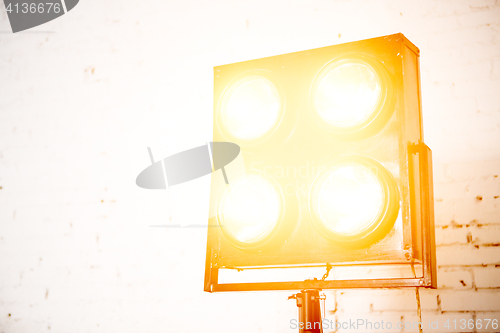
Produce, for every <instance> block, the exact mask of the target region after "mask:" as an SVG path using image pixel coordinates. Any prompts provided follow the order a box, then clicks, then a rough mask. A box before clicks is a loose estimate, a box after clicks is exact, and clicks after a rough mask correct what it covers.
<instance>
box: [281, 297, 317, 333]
mask: <svg viewBox="0 0 500 333" xmlns="http://www.w3.org/2000/svg"><path fill="white" fill-rule="evenodd" d="M290 298H295V299H296V300H297V308H298V310H299V332H300V333H323V326H322V322H321V320H322V318H321V305H320V302H319V301H320V300H321V299H323V298H322V297H321V296H320V295H319V290H318V289H305V290H302V291H301V292H300V293H298V294H295V295H292V296H290V297H289V299H290Z"/></svg>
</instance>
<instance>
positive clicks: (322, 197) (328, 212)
mask: <svg viewBox="0 0 500 333" xmlns="http://www.w3.org/2000/svg"><path fill="white" fill-rule="evenodd" d="M323 179H324V180H323V182H322V183H319V184H317V187H318V188H317V191H315V192H314V197H313V198H312V202H313V209H314V212H315V214H316V216H317V217H318V218H319V221H320V222H321V223H322V224H323V225H324V227H326V228H327V230H329V231H331V232H333V233H335V234H339V235H346V236H350V235H356V234H359V233H361V232H363V231H365V230H366V229H368V228H369V227H370V226H371V225H372V224H373V223H375V222H377V218H378V216H379V214H380V212H381V209H382V208H383V207H384V200H385V192H384V188H383V185H382V183H381V182H380V181H379V179H378V178H377V176H376V175H375V174H373V173H372V172H371V171H370V170H369V169H367V168H366V167H364V166H361V165H356V164H354V163H349V164H343V165H340V166H337V167H335V168H334V169H332V170H331V171H330V172H329V173H328V174H327V175H326V177H324V178H323Z"/></svg>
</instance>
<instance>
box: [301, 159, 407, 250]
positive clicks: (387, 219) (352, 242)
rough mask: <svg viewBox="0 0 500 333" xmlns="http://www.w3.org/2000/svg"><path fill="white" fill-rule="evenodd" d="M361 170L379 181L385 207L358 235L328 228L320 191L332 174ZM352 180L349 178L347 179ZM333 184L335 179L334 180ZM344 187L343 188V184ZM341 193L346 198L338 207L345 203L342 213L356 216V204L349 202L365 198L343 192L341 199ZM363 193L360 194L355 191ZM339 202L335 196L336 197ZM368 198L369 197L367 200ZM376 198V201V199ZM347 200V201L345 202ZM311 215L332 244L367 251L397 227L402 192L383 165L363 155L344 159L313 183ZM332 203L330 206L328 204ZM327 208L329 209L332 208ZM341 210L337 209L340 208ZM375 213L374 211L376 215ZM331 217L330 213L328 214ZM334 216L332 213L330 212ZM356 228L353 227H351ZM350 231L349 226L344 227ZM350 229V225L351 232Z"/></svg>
mask: <svg viewBox="0 0 500 333" xmlns="http://www.w3.org/2000/svg"><path fill="white" fill-rule="evenodd" d="M353 167H354V168H359V169H360V170H362V172H365V176H367V178H370V177H371V180H372V181H373V180H375V181H376V182H377V183H378V185H379V190H380V193H381V194H383V196H382V197H381V204H380V207H379V209H378V211H377V212H376V214H372V215H373V216H372V218H371V219H370V220H369V221H368V223H365V225H364V226H363V225H362V226H361V227H360V228H358V230H357V232H350V233H349V232H341V231H339V230H335V229H334V228H331V227H328V226H327V225H326V224H327V223H326V222H328V221H322V219H321V216H319V215H320V212H318V210H319V207H317V206H318V205H319V203H318V202H317V201H318V200H321V199H320V198H318V192H319V191H320V190H321V188H320V187H321V186H322V185H323V184H325V182H326V181H328V180H329V179H330V178H331V177H332V174H333V173H334V172H336V171H338V170H341V169H342V168H353ZM340 176H341V177H337V178H340V180H341V181H342V176H344V177H345V176H346V175H340ZM345 178H349V176H347V177H345ZM330 181H331V180H330ZM349 181H352V179H347V183H348V182H349ZM341 186H342V185H341ZM340 192H341V194H342V195H343V196H346V197H345V198H343V199H342V198H341V199H340V200H339V201H340V202H339V203H337V204H345V207H343V208H342V207H340V210H342V209H346V210H348V212H347V213H348V214H355V213H356V212H359V210H358V211H357V210H356V209H355V208H356V207H354V206H355V205H352V203H351V205H349V203H348V202H347V200H349V199H353V200H357V199H359V200H362V198H357V197H354V195H353V193H351V196H350V197H349V193H348V192H349V191H345V188H344V191H339V194H337V197H338V196H339V195H340ZM354 192H355V193H357V194H359V193H360V192H359V191H357V192H356V191H354ZM332 197H333V198H334V199H335V198H336V197H335V194H333V195H332ZM337 199H339V198H337ZM364 199H366V198H364ZM372 199H373V198H372ZM342 200H344V202H342ZM308 201H309V212H310V216H311V220H312V224H313V225H314V226H315V227H316V229H317V230H318V231H319V232H320V233H321V234H322V235H323V236H324V237H325V238H326V239H328V240H329V241H331V242H333V243H336V244H339V245H342V246H344V247H355V248H363V247H368V246H370V245H372V244H374V243H377V242H378V241H380V240H382V239H383V238H385V237H386V236H387V234H388V233H389V231H390V230H391V229H392V227H393V226H394V223H395V221H396V219H397V217H398V214H399V205H400V204H399V191H398V187H397V183H396V180H395V179H394V177H393V176H392V174H391V173H390V172H389V171H388V170H387V169H386V168H385V167H384V166H383V165H382V164H380V163H379V162H377V161H375V160H373V159H371V158H367V157H361V156H349V157H342V158H339V159H338V160H337V161H335V162H334V163H333V164H331V165H330V166H329V167H327V168H325V169H323V170H322V171H321V172H320V173H319V174H318V176H317V177H316V179H315V180H314V181H313V184H312V187H311V190H310V193H309V200H308ZM325 204H328V203H325ZM366 204H367V202H363V205H364V207H366ZM332 206H333V208H332V209H336V208H335V206H334V205H332ZM326 207H327V206H326ZM328 208H329V207H327V208H326V209H328ZM338 208H339V207H337V209H338ZM372 213H373V212H372ZM327 214H328V213H327ZM330 214H331V212H330ZM351 227H352V226H351ZM344 228H346V226H344ZM348 228H349V226H347V229H348Z"/></svg>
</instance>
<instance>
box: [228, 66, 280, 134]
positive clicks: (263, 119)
mask: <svg viewBox="0 0 500 333" xmlns="http://www.w3.org/2000/svg"><path fill="white" fill-rule="evenodd" d="M280 108H281V100H280V95H279V93H278V90H277V89H276V87H275V86H274V84H272V83H271V81H269V80H268V79H266V78H264V77H261V76H252V77H248V78H245V79H243V80H241V81H239V82H237V83H235V84H234V85H233V86H232V87H231V88H230V89H229V90H228V91H227V92H226V93H225V94H224V97H223V100H222V104H221V116H222V121H223V123H224V126H225V128H226V129H227V130H228V131H229V133H230V134H231V135H233V136H234V137H236V138H238V139H242V140H255V139H257V138H259V137H260V136H262V135H264V134H266V133H267V132H268V131H269V130H270V129H271V128H273V127H274V125H275V123H276V122H277V120H278V118H279V115H280Z"/></svg>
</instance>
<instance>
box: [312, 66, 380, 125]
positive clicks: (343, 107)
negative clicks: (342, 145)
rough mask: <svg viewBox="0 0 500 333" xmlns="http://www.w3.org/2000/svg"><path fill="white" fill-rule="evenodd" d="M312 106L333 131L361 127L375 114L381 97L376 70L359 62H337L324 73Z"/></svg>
mask: <svg viewBox="0 0 500 333" xmlns="http://www.w3.org/2000/svg"><path fill="white" fill-rule="evenodd" d="M323 73H324V74H323V75H322V76H321V77H320V80H319V84H318V85H317V90H316V95H315V101H314V102H315V106H316V110H317V112H318V114H319V116H320V117H321V118H322V119H323V120H324V121H326V122H327V123H328V124H330V125H333V126H336V127H344V128H345V127H351V126H356V125H359V124H362V123H363V122H365V121H366V120H367V118H368V117H369V116H370V115H371V114H372V112H374V111H375V108H376V106H377V104H378V103H379V99H380V96H381V84H380V79H379V77H378V75H377V73H376V72H375V70H374V69H373V68H372V67H371V66H369V65H368V64H366V63H364V62H361V61H354V60H352V61H349V62H347V61H340V62H337V63H334V64H332V65H330V66H328V67H327V68H325V70H324V71H323Z"/></svg>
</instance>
